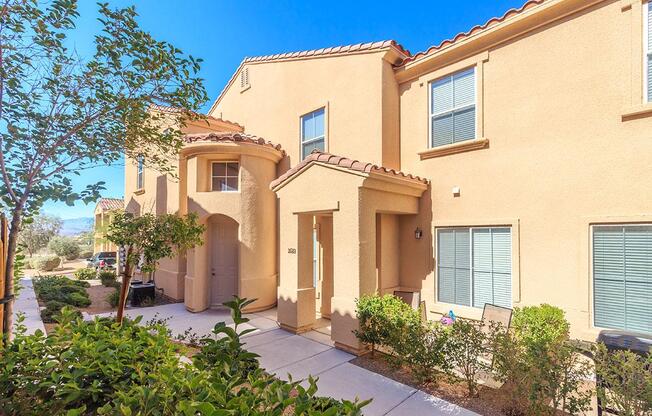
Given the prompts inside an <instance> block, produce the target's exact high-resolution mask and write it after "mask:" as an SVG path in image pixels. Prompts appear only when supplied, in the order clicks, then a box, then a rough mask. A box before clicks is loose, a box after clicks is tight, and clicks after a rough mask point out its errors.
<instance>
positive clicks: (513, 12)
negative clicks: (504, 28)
mask: <svg viewBox="0 0 652 416" xmlns="http://www.w3.org/2000/svg"><path fill="white" fill-rule="evenodd" d="M550 1H551V0H529V1H527V2H526V3H525V4H523V6H521V7H519V8H513V9H509V10H508V11H506V12H505V14H503V15H502V16H501V17H493V18H491V19H489V20H488V21H486V22H485V23H484V24H482V25H476V26H474V27H472V28H471V30H469V31H467V32H460V33H458V34H457V35H455V36H454V37H453V38H451V39H446V40H444V41H442V42H441V43H439V44H438V45H434V46H431V47H430V48H428V49H427V50H425V51H424V52H418V53H416V54H414V55H411V56H409V57H407V58H406V59H404V60H403V61H402V62H401V63H400V64H399V65H397V67H403V66H405V65H407V64H409V63H411V62H414V61H418V60H420V59H422V58H425V57H427V56H430V55H432V54H433V53H435V52H438V51H440V50H442V49H445V48H447V47H449V46H451V45H453V44H455V43H458V42H460V41H462V40H464V39H467V38H469V37H471V36H474V35H477V34H479V33H480V32H483V31H485V30H487V29H489V28H491V27H494V26H496V25H498V24H501V23H503V22H505V21H507V20H509V19H511V18H513V17H516V16H518V15H520V14H522V13H523V12H525V11H527V10H530V9H532V8H534V7H537V6H540V5H542V4H543V3H547V2H550Z"/></svg>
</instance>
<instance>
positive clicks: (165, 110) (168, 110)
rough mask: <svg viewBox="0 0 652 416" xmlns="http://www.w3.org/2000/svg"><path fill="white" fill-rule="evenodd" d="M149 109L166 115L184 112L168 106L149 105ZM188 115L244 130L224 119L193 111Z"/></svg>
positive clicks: (242, 127) (240, 126)
mask: <svg viewBox="0 0 652 416" xmlns="http://www.w3.org/2000/svg"><path fill="white" fill-rule="evenodd" d="M150 107H151V108H152V109H154V110H156V111H159V112H161V113H166V114H179V113H182V112H183V111H184V110H183V109H181V108H178V107H171V106H168V105H160V104H151V105H150ZM190 113H192V114H195V115H197V116H200V117H205V118H207V119H208V120H215V121H220V122H222V123H226V124H231V125H233V126H234V127H235V128H237V129H239V130H243V129H244V126H242V125H240V124H238V123H236V122H234V121H229V120H224V119H221V118H217V117H213V116H209V115H206V114H199V113H195V112H194V111H190Z"/></svg>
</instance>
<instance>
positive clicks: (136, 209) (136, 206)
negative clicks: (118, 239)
mask: <svg viewBox="0 0 652 416" xmlns="http://www.w3.org/2000/svg"><path fill="white" fill-rule="evenodd" d="M141 209H142V207H141V205H140V203H139V202H138V201H136V200H135V199H134V198H133V196H132V197H131V198H129V202H127V203H126V204H125V212H130V213H132V214H140V212H141Z"/></svg>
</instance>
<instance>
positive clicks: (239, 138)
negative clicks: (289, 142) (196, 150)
mask: <svg viewBox="0 0 652 416" xmlns="http://www.w3.org/2000/svg"><path fill="white" fill-rule="evenodd" d="M183 141H184V143H187V144H191V143H196V142H214V143H219V142H231V143H248V144H255V145H259V146H265V147H270V148H272V149H274V150H277V151H279V152H280V153H281V155H282V156H285V150H283V149H282V148H281V145H280V144H275V143H272V142H270V141H268V140H265V139H263V138H262V137H258V136H253V135H250V134H245V133H237V132H223V133H222V132H220V133H205V134H188V135H186V136H185V137H184V138H183Z"/></svg>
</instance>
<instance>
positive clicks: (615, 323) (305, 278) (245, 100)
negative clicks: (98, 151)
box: [125, 0, 652, 352]
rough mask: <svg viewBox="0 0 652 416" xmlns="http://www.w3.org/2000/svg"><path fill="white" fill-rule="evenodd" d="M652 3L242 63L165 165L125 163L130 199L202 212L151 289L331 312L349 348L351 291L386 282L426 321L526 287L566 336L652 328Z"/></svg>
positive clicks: (519, 14)
mask: <svg viewBox="0 0 652 416" xmlns="http://www.w3.org/2000/svg"><path fill="white" fill-rule="evenodd" d="M650 9H651V7H649V5H648V3H647V1H641V0H611V1H607V0H601V1H598V0H535V1H529V2H527V3H526V4H525V5H524V6H523V7H522V8H520V9H518V10H511V11H509V12H507V13H506V14H505V15H504V16H502V17H500V18H495V19H492V20H490V21H489V22H487V23H485V24H483V25H482V26H476V27H474V28H473V29H471V30H470V31H469V32H466V33H460V34H458V35H457V36H455V38H454V39H451V40H447V41H444V42H442V43H440V44H439V45H437V46H434V47H432V48H430V49H428V50H427V51H425V52H421V53H418V54H414V55H412V54H410V53H409V52H408V51H406V50H404V49H403V48H402V47H401V46H400V45H398V44H397V43H396V42H394V41H385V42H376V43H368V44H358V45H352V46H345V47H335V48H326V49H319V50H314V51H305V52H296V53H288V54H280V55H271V56H263V57H256V58H246V59H245V60H244V61H243V62H242V64H241V65H240V67H239V68H238V69H237V71H236V73H235V74H234V75H233V78H232V79H231V80H230V81H229V83H228V84H227V86H226V87H225V89H224V90H223V91H222V93H221V94H220V96H219V97H218V99H217V100H216V102H215V104H214V105H213V107H212V108H211V110H210V112H209V116H210V117H209V121H208V124H209V126H208V127H209V128H207V129H204V130H202V131H200V130H198V127H193V126H189V127H188V128H187V133H188V135H187V137H186V142H187V145H186V146H185V147H184V149H183V150H182V152H181V154H180V157H179V162H178V163H179V164H178V172H179V177H180V180H179V181H173V180H171V179H169V178H168V177H166V176H163V175H160V174H157V173H156V172H153V171H150V170H148V169H146V168H144V167H142V166H141V167H140V168H139V164H138V163H137V162H135V161H128V162H127V163H126V184H125V185H126V195H127V197H126V203H127V209H132V210H133V211H138V210H140V211H143V210H150V211H153V212H181V213H185V212H196V213H197V214H198V215H199V217H200V219H201V221H202V222H203V223H205V224H207V226H208V228H207V232H206V237H205V244H204V245H203V246H202V247H200V248H197V249H195V250H192V251H190V252H189V253H187V257H186V258H182V259H174V260H169V261H167V264H166V265H165V267H163V268H162V270H161V271H160V272H158V273H157V276H156V279H157V280H156V282H157V285H158V286H160V287H162V288H164V289H165V291H166V294H167V295H169V296H172V297H175V298H178V299H184V300H185V304H186V306H187V307H188V308H189V309H190V310H193V311H201V310H203V309H206V308H209V307H213V306H217V305H219V304H220V303H221V302H222V301H224V300H225V299H227V298H228V297H229V296H230V295H231V294H233V293H237V294H239V295H240V296H245V297H249V298H257V299H258V300H257V302H256V303H254V304H253V309H254V310H255V309H265V308H270V307H273V306H274V305H275V304H277V305H278V319H279V321H280V323H281V325H282V326H283V327H284V328H287V329H289V330H293V331H297V332H299V331H304V330H307V329H309V328H311V326H312V325H313V324H314V323H315V320H316V318H317V317H319V316H324V317H329V318H330V319H331V326H332V334H331V337H332V339H333V340H334V341H335V342H336V344H337V345H338V346H339V347H340V348H343V349H347V350H350V351H354V352H357V351H358V350H359V348H360V345H359V343H358V341H357V340H356V338H355V336H354V335H353V334H352V332H351V330H352V329H354V328H355V327H356V325H357V321H356V319H355V299H356V298H358V297H359V296H361V295H363V294H367V293H374V292H382V293H392V292H393V291H394V290H397V289H401V290H412V291H418V292H420V294H421V298H422V299H423V300H424V301H425V302H426V309H427V311H428V314H429V316H432V317H435V316H438V315H437V314H441V313H446V312H447V311H449V310H450V309H453V310H454V311H455V313H456V314H457V315H458V316H463V317H471V318H479V317H480V315H481V312H482V309H481V308H482V307H483V306H484V304H485V303H493V304H497V305H501V306H507V307H518V306H524V305H531V304H539V303H544V302H545V303H550V304H553V305H556V306H559V307H561V308H563V309H564V310H565V311H566V314H567V317H568V319H569V320H570V322H571V324H572V332H573V335H574V336H577V337H581V338H584V339H589V340H590V339H595V336H596V335H597V333H598V331H599V330H600V329H601V328H622V329H628V330H636V331H645V332H652V193H651V192H650V183H651V182H652V163H650V156H649V155H651V154H652V102H651V101H652V81H651V80H652V63H651V61H652V54H651V50H652V49H651V48H650V44H652V34H651V31H650V27H651V26H652V24H650V23H651V21H652V12H651V11H650ZM222 118H226V119H229V120H236V121H237V122H238V123H240V124H233V123H229V122H226V121H223V120H221V119H222ZM241 126H244V127H241ZM193 129H194V130H193ZM245 129H246V132H247V134H244V133H243V131H245ZM209 131H212V132H213V133H209ZM249 133H251V134H256V135H259V136H261V137H265V138H266V139H268V140H271V141H272V142H273V143H274V144H272V143H271V142H268V141H266V140H263V139H259V138H257V137H255V136H250V135H249ZM315 149H316V150H317V151H319V152H322V153H319V152H317V153H311V152H312V151H313V150H315ZM336 155H339V156H336ZM399 170H400V171H399ZM402 172H405V173H402Z"/></svg>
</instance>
